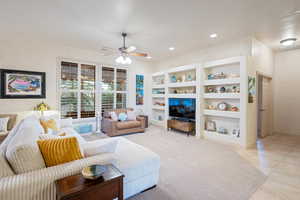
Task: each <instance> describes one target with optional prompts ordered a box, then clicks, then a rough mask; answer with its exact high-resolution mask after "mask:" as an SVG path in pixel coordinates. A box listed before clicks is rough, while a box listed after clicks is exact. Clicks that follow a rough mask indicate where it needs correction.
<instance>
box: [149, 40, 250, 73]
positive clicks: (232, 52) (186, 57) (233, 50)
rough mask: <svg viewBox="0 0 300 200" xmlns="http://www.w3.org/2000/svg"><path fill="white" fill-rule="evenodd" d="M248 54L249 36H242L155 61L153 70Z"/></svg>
mask: <svg viewBox="0 0 300 200" xmlns="http://www.w3.org/2000/svg"><path fill="white" fill-rule="evenodd" d="M175 51H176V50H175ZM250 55H251V38H243V39H240V40H234V41H228V42H226V43H223V44H221V45H216V46H213V47H209V48H205V49H195V50H193V51H190V52H188V53H186V54H183V55H180V56H174V57H172V58H167V59H165V60H163V61H161V62H158V63H156V65H155V66H156V68H155V69H154V71H156V72H157V71H164V70H166V69H169V68H172V67H178V66H182V65H187V64H194V63H203V62H204V61H211V60H217V59H224V58H230V57H236V56H250Z"/></svg>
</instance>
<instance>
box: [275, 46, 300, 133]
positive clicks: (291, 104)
mask: <svg viewBox="0 0 300 200" xmlns="http://www.w3.org/2000/svg"><path fill="white" fill-rule="evenodd" d="M299 86H300V49H297V50H291V51H284V52H278V53H276V54H275V72H274V94H273V97H274V132H277V133H282V134H297V135H300V123H299V121H300V93H299V88H298V87H299Z"/></svg>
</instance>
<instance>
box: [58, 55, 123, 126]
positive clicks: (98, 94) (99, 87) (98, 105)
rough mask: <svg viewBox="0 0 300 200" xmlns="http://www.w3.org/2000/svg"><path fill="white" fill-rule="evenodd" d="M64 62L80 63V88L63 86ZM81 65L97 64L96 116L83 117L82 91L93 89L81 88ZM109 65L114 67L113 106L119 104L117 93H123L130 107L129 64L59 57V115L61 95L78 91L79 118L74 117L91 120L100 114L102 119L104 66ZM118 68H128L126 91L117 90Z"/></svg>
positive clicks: (78, 119) (79, 119) (78, 74)
mask: <svg viewBox="0 0 300 200" xmlns="http://www.w3.org/2000/svg"><path fill="white" fill-rule="evenodd" d="M62 62H71V63H77V64H78V69H77V70H78V73H77V76H78V80H77V81H78V88H77V89H63V88H61V69H62V65H61V63H62ZM81 65H93V66H95V69H96V72H95V90H94V94H95V117H88V118H81V97H80V95H81V93H82V92H83V93H84V92H91V91H92V90H82V89H81ZM103 67H108V68H113V69H114V90H113V94H114V105H113V108H114V109H115V108H116V105H117V93H123V94H126V107H128V99H129V97H128V86H129V84H128V82H129V79H128V78H129V73H128V71H129V70H128V67H127V66H115V65H107V64H101V63H95V62H89V61H83V60H76V59H68V58H58V59H57V70H56V71H57V74H56V77H57V81H56V82H57V86H56V88H57V91H58V93H57V108H58V111H59V115H60V117H61V95H62V93H63V92H77V118H75V119H73V120H74V121H75V122H76V121H81V122H82V121H91V120H93V119H95V118H96V117H97V115H98V114H99V117H100V119H101V117H102V116H101V110H102V83H103V82H102V81H103V80H102V68H103ZM117 69H123V70H126V91H117Z"/></svg>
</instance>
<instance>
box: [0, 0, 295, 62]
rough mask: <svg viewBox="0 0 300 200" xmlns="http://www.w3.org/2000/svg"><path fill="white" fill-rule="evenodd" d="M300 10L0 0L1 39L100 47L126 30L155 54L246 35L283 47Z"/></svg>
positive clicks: (241, 0)
mask: <svg viewBox="0 0 300 200" xmlns="http://www.w3.org/2000/svg"><path fill="white" fill-rule="evenodd" d="M299 10H300V0H160V1H158V0H150V1H149V0H81V1H80V0H48V1H47V0H25V1H20V0H0V27H1V31H0V39H1V40H10V39H16V38H19V39H29V40H32V39H35V40H45V41H50V42H59V43H63V44H66V45H71V46H74V47H80V48H89V49H93V50H97V51H99V52H100V51H101V48H102V47H103V46H107V47H112V48H117V47H119V46H121V37H120V32H122V31H126V32H128V33H129V36H128V45H135V46H136V47H138V49H139V50H141V51H146V52H149V53H150V54H151V55H152V57H153V59H154V60H159V59H162V58H166V57H168V56H172V55H175V54H182V53H184V52H187V51H189V50H191V49H195V48H204V47H208V46H210V45H215V44H218V43H221V42H224V41H226V40H232V39H234V38H241V37H247V36H255V37H257V39H259V40H261V41H263V42H265V43H266V44H267V45H269V46H271V47H272V48H274V49H278V48H279V45H278V44H279V41H280V40H281V39H283V38H285V37H287V36H297V37H298V39H299V40H300V13H299V14H298V15H292V14H293V13H295V12H296V11H299ZM290 15H292V16H290ZM211 33H218V35H219V37H218V38H217V39H210V38H209V35H210V34H211ZM170 46H174V47H176V50H175V51H173V52H170V51H169V50H168V47H170Z"/></svg>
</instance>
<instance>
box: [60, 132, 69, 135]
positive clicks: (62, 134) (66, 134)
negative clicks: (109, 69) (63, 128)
mask: <svg viewBox="0 0 300 200" xmlns="http://www.w3.org/2000/svg"><path fill="white" fill-rule="evenodd" d="M66 135H67V134H66V133H65V132H63V133H60V134H58V136H66Z"/></svg>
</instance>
